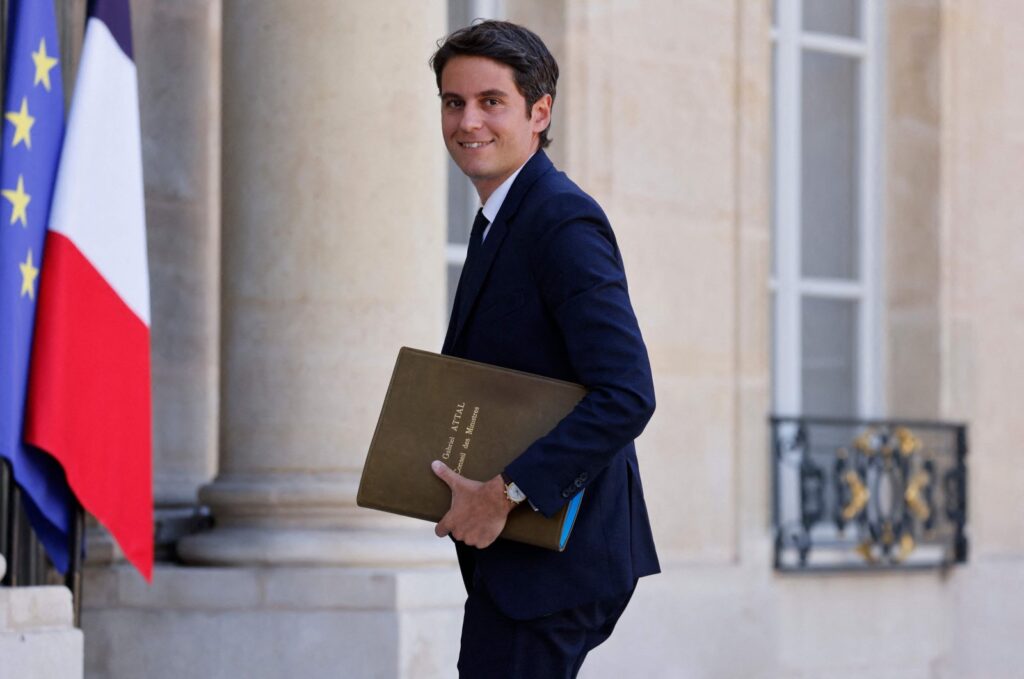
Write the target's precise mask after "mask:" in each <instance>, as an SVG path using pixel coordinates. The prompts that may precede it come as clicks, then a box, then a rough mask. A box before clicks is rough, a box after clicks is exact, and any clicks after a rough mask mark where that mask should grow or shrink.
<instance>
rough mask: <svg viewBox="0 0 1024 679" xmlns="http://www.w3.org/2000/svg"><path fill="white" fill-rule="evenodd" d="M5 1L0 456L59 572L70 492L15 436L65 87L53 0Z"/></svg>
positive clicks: (42, 279)
mask: <svg viewBox="0 0 1024 679" xmlns="http://www.w3.org/2000/svg"><path fill="white" fill-rule="evenodd" d="M6 4H7V33H6V35H7V43H8V44H7V45H6V47H7V55H8V59H7V62H6V67H7V72H6V78H5V79H4V87H5V91H4V101H5V102H8V103H7V106H8V107H10V109H11V110H7V111H5V112H4V113H5V115H4V118H3V122H2V124H3V146H2V149H3V153H2V154H0V191H2V193H0V195H2V196H3V199H2V200H0V456H2V457H4V458H6V459H7V461H8V462H9V463H10V468H11V472H12V473H13V475H14V480H15V481H16V482H17V484H18V486H19V487H20V488H21V498H22V508H23V509H24V511H25V514H26V516H28V519H29V522H30V523H31V524H32V530H33V531H34V532H35V534H36V537H37V538H39V540H40V542H42V543H43V546H44V547H45V548H46V553H47V555H48V556H49V558H50V560H51V561H52V562H53V565H54V566H56V567H57V569H58V570H60V571H61V572H64V571H66V570H67V567H68V562H69V555H70V547H69V544H70V540H69V535H70V532H71V526H72V516H73V514H72V507H73V504H72V503H73V496H72V495H71V492H70V490H69V488H68V485H67V480H66V478H65V476H64V470H63V469H62V468H61V466H60V464H59V463H58V462H57V461H56V459H55V458H53V457H51V456H50V455H47V454H46V453H44V452H42V451H40V450H37V449H35V448H33V447H32V446H30V445H28V444H26V443H24V441H23V440H22V431H23V429H22V423H23V421H24V415H25V394H26V388H27V386H28V379H29V355H30V353H31V348H32V337H33V333H34V324H35V313H36V301H37V300H38V299H39V294H37V293H39V292H40V291H41V290H43V289H45V286H46V259H45V255H46V253H45V251H44V249H43V242H44V240H45V237H46V224H47V220H48V219H49V212H50V199H51V197H52V194H53V185H54V178H55V177H56V174H57V162H58V159H59V158H60V149H61V142H62V140H63V138H64V91H63V87H62V80H61V72H60V65H59V64H58V62H57V60H56V59H55V58H53V57H51V56H50V55H49V54H48V53H47V46H49V47H50V48H53V47H55V46H56V45H57V44H58V43H57V23H56V21H55V19H54V12H53V5H54V3H52V2H49V1H48V0H47V1H46V2H41V1H40V0H10V1H9V2H8V3H6ZM39 85H42V87H39ZM30 194H31V195H30ZM30 201H31V204H32V205H31V207H32V210H31V214H30V213H29V210H28V207H29V202H30ZM10 224H17V225H19V228H10V226H9V225H10ZM44 294H45V293H44Z"/></svg>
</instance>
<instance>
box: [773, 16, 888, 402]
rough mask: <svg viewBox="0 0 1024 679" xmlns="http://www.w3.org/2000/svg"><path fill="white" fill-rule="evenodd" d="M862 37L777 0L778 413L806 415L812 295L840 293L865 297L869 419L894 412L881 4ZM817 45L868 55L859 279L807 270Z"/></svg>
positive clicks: (863, 368) (864, 396) (860, 377)
mask: <svg viewBox="0 0 1024 679" xmlns="http://www.w3.org/2000/svg"><path fill="white" fill-rule="evenodd" d="M860 10H861V11H860V36H861V37H860V38H850V37H843V36H837V35H831V34H823V33H816V32H811V31H803V30H802V26H801V24H802V17H803V0H776V11H777V14H776V18H775V26H774V27H773V29H772V40H773V41H774V42H775V48H776V52H775V92H774V93H773V96H774V101H773V106H774V112H775V129H774V130H773V134H774V143H775V167H774V172H775V194H776V195H775V205H774V215H773V219H774V223H775V232H774V243H773V247H774V252H775V270H774V271H773V273H772V278H771V280H770V289H771V291H772V293H773V296H774V314H775V324H774V337H773V341H774V346H773V364H774V365H773V367H774V370H773V386H772V395H773V401H774V410H775V412H777V413H780V414H786V415H798V414H801V413H802V412H803V407H804V403H803V399H802V396H803V394H802V388H801V383H802V380H801V374H802V356H803V349H802V338H801V327H802V324H801V321H802V318H801V312H802V308H803V305H802V303H801V302H802V300H804V299H808V298H812V299H835V300H841V299H845V300H854V301H857V302H858V307H857V308H858V316H857V318H858V324H857V327H858V333H857V334H858V336H857V339H856V344H855V346H856V351H857V396H856V408H857V412H856V413H851V415H854V416H859V417H878V416H881V415H882V413H884V411H885V390H884V389H883V385H884V379H883V375H884V371H885V365H884V351H883V346H882V342H881V341H880V340H881V338H882V335H881V332H880V328H881V327H882V318H881V314H882V311H883V305H882V303H881V301H882V289H883V280H882V274H883V269H882V266H881V256H880V255H881V253H882V252H883V250H882V243H881V240H882V233H881V228H880V225H881V221H882V213H881V201H880V200H879V196H880V189H881V187H882V186H884V183H883V177H882V164H881V162H880V158H881V148H882V143H883V139H882V129H881V123H880V121H881V120H882V119H883V116H882V114H883V107H884V97H883V92H884V72H883V70H882V68H881V65H882V64H883V63H884V61H883V59H884V54H883V46H884V40H883V35H884V33H883V32H884V21H883V17H882V12H881V10H882V6H881V3H880V2H879V1H878V0H862V2H861V6H860ZM805 50H807V51H817V52H823V53H827V54H840V55H845V56H849V57H853V58H855V59H858V60H859V62H860V64H859V68H858V74H859V77H858V87H859V102H860V111H859V115H858V119H859V120H858V123H859V144H860V146H859V150H858V151H859V153H858V160H859V168H858V175H859V190H860V195H859V196H858V197H857V201H858V208H859V210H858V219H859V222H858V227H859V229H858V230H859V238H860V243H859V253H858V254H859V264H860V265H859V271H858V278H857V279H855V280H849V279H833V278H820V277H819V278H815V277H806V276H802V275H801V271H800V267H801V243H800V225H801V214H800V205H801V195H800V181H801V120H800V117H801V101H802V100H801V82H802V77H801V76H802V74H801V70H802V59H801V56H802V53H803V52H804V51H805Z"/></svg>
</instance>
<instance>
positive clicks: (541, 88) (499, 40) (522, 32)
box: [430, 21, 558, 149]
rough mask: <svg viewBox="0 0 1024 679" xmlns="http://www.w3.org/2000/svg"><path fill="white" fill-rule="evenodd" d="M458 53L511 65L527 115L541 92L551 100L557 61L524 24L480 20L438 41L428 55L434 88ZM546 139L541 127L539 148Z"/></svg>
mask: <svg viewBox="0 0 1024 679" xmlns="http://www.w3.org/2000/svg"><path fill="white" fill-rule="evenodd" d="M459 56H468V57H486V58H488V59H493V60H494V61H497V62H498V63H501V64H505V65H506V66H508V67H509V68H511V69H512V74H513V77H514V80H515V83H516V87H517V88H519V93H520V94H521V95H523V98H524V99H526V117H527V118H529V117H530V115H531V113H532V111H533V105H534V104H535V103H537V100H538V99H540V98H541V97H543V96H544V95H545V94H550V95H551V102H552V104H554V100H555V86H556V85H557V84H558V63H557V62H555V58H554V57H553V56H551V52H549V51H548V48H547V47H546V46H545V45H544V41H542V40H541V39H540V37H538V36H537V34H536V33H534V32H533V31H531V30H529V29H528V28H523V27H522V26H518V25H516V24H513V23H509V22H508V21H480V22H477V23H473V24H471V25H469V26H466V27H465V28H460V29H459V30H457V31H455V32H454V33H452V34H451V35H449V36H448V37H446V38H444V39H443V40H440V41H438V43H437V51H436V52H434V56H432V57H430V66H431V68H433V69H434V75H435V76H437V89H438V92H440V90H441V72H442V71H444V67H445V65H446V64H447V63H448V61H449V60H451V59H452V57H459ZM548 127H550V125H549V126H548ZM550 143H551V140H550V139H548V130H547V128H545V129H544V130H543V131H542V132H541V133H540V148H542V149H543V148H547V146H548V144H550Z"/></svg>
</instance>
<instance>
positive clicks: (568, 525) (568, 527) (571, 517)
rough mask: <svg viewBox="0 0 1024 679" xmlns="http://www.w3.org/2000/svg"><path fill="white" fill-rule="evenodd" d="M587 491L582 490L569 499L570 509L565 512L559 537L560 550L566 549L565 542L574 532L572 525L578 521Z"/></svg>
mask: <svg viewBox="0 0 1024 679" xmlns="http://www.w3.org/2000/svg"><path fill="white" fill-rule="evenodd" d="M585 492H587V491H586V490H585V489H584V490H581V491H580V492H578V493H577V494H576V495H575V497H573V499H571V500H569V509H568V511H566V512H565V521H563V522H562V537H560V538H559V539H558V551H562V550H563V549H565V543H566V542H568V541H569V533H571V532H572V525H573V524H574V523H576V515H577V514H578V513H579V511H580V503H581V502H583V493H585Z"/></svg>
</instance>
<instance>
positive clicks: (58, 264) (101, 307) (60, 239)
mask: <svg viewBox="0 0 1024 679" xmlns="http://www.w3.org/2000/svg"><path fill="white" fill-rule="evenodd" d="M41 279H42V280H41V282H40V285H39V290H40V293H39V294H40V299H39V307H38V311H37V316H36V341H35V347H34V350H33V356H32V387H31V389H30V393H29V399H28V405H27V416H26V425H25V429H26V439H27V440H28V441H29V442H30V443H32V444H33V445H35V446H38V447H40V448H42V449H44V450H47V451H50V452H51V453H52V454H53V455H54V456H55V457H56V458H57V459H58V460H60V462H61V463H62V464H63V465H64V469H65V471H66V473H67V477H68V482H69V484H70V486H71V488H72V490H73V491H74V492H75V494H76V495H77V496H78V498H79V501H80V502H81V503H82V505H83V506H85V507H86V508H88V509H89V511H90V512H91V513H92V514H93V515H94V516H95V517H96V518H97V519H98V520H99V521H100V523H102V524H103V525H104V526H106V527H107V529H108V530H110V532H111V533H112V534H114V535H115V536H116V537H117V540H118V543H119V544H120V546H121V549H122V551H123V552H124V554H125V556H126V557H127V558H128V560H129V561H130V562H131V563H132V564H134V565H135V566H136V568H138V569H139V570H140V571H141V572H142V573H143V575H144V576H145V577H146V579H147V580H148V579H150V578H151V575H152V567H153V546H152V545H153V497H152V495H153V491H152V472H151V467H150V464H151V463H150V458H151V432H150V373H149V328H148V327H147V326H146V325H145V324H144V323H143V322H142V320H141V319H139V317H138V316H136V315H135V314H134V313H133V312H132V311H131V309H129V308H128V306H127V305H126V304H125V303H124V301H122V299H121V298H120V297H119V296H118V294H117V293H116V292H115V291H114V289H113V288H112V287H111V286H110V285H109V284H108V283H107V281H106V280H105V279H104V278H103V276H102V275H100V273H99V272H98V271H97V270H96V269H95V268H94V267H93V266H92V264H91V263H90V262H89V261H88V260H87V259H86V258H85V257H84V256H83V255H82V253H81V252H80V251H79V250H78V248H77V247H75V244H74V243H73V242H71V241H70V240H69V239H68V238H67V237H65V236H63V235H61V234H59V233H55V232H53V231H50V232H49V233H48V234H47V238H46V266H44V267H43V268H42V273H41Z"/></svg>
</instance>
